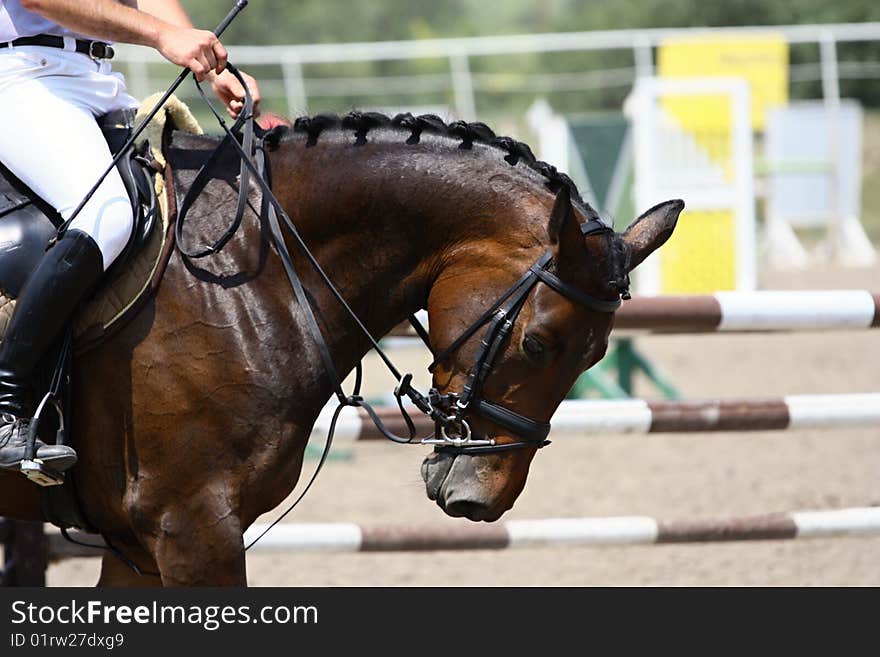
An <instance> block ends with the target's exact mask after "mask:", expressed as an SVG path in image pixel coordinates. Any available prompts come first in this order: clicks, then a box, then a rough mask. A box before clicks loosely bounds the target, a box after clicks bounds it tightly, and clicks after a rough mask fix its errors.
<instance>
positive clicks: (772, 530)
mask: <svg viewBox="0 0 880 657" xmlns="http://www.w3.org/2000/svg"><path fill="white" fill-rule="evenodd" d="M264 529H265V525H253V526H252V527H250V529H248V530H247V531H246V532H245V535H244V540H245V543H248V542H249V541H250V540H251V539H253V538H254V537H256V536H258V535H259V534H260V533H261V532H262V531H263V530H264ZM878 535H880V507H855V508H847V509H837V510H830V511H829V510H826V511H796V512H791V513H773V514H767V515H760V516H746V517H735V518H722V519H709V520H678V521H667V522H664V521H660V520H655V519H654V518H651V517H649V516H618V517H609V518H551V519H544V520H508V521H506V522H497V523H492V524H485V523H470V522H462V523H460V524H459V523H456V524H442V525H441V524H434V525H421V526H419V525H403V524H400V525H393V524H389V525H359V524H355V523H345V522H333V523H281V524H279V525H276V526H275V527H274V528H273V529H272V530H271V531H270V532H269V533H268V534H266V536H264V537H263V538H262V539H261V540H260V541H259V542H258V543H257V544H256V545H254V547H253V548H252V550H251V552H264V553H266V552H278V551H287V550H292V551H333V552H398V551H440V550H501V549H507V548H529V547H561V546H565V547H570V546H603V545H641V544H659V543H715V542H727V541H761V540H781V539H803V538H828V537H837V536H878ZM75 537H76V538H78V539H84V540H85V541H92V542H95V537H93V536H76V535H75ZM98 540H100V539H98ZM49 551H50V558H51V559H52V560H58V559H62V558H67V557H71V556H98V555H99V554H100V552H99V551H98V550H89V549H88V548H82V547H80V546H77V545H74V544H72V543H68V542H67V541H65V539H64V538H63V537H62V536H61V535H60V534H51V535H50V536H49Z"/></svg>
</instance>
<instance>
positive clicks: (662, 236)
mask: <svg viewBox="0 0 880 657" xmlns="http://www.w3.org/2000/svg"><path fill="white" fill-rule="evenodd" d="M683 209H684V201H682V200H681V199H675V200H673V201H666V202H665V203H660V204H659V205H655V206H654V207H653V208H651V209H650V210H648V211H647V212H646V213H645V214H643V215H642V216H641V217H639V218H638V219H636V220H635V221H634V222H633V223H632V224H630V227H629V228H627V229H626V231H625V232H624V233H623V241H624V242H625V243H626V245H627V246H628V247H629V250H630V261H629V270H630V271H632V270H633V269H635V268H636V266H637V265H638V264H639V263H641V262H642V261H643V260H644V259H645V258H647V257H648V256H649V255H651V254H652V253H653V252H654V251H655V250H657V249H658V248H660V247H661V246H662V245H663V244H664V243H665V242H666V240H668V239H669V238H670V236H671V235H672V231H673V230H675V224H676V222H677V221H678V215H680V214H681V211H682V210H683Z"/></svg>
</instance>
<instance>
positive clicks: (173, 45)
mask: <svg viewBox="0 0 880 657" xmlns="http://www.w3.org/2000/svg"><path fill="white" fill-rule="evenodd" d="M156 49H157V50H158V51H159V52H160V53H161V54H162V56H163V57H165V59H167V60H168V61H170V62H172V63H174V64H177V65H178V66H186V67H187V68H188V69H190V70H191V71H192V72H193V73H195V76H196V79H197V80H198V81H199V82H201V81H202V80H204V79H205V78H206V77H208V75H209V74H211V73H217V74H219V73H221V71H223V69H224V68H225V67H226V48H224V47H223V44H222V43H220V41H219V39H217V37H216V36H215V35H214V33H213V32H209V31H207V30H195V29H192V28H187V27H173V28H170V29H167V30H163V31H162V33H161V34H160V36H159V41H158V43H157V44H156ZM218 77H219V76H218Z"/></svg>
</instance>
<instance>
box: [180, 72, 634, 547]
mask: <svg viewBox="0 0 880 657" xmlns="http://www.w3.org/2000/svg"><path fill="white" fill-rule="evenodd" d="M227 70H229V71H230V73H232V74H233V75H234V76H235V77H236V78H237V79H238V81H239V82H240V83H241V85H242V87H243V89H244V91H245V101H244V107H243V109H242V111H241V112H240V114H239V117H238V118H237V120H236V121H235V123H234V124H233V126H232V128H230V127H229V126H228V125H227V124H226V122H225V120H224V119H223V118H222V117H221V116H220V114H219V113H218V112H217V111H216V109H215V108H214V106H213V105H212V103H211V101H210V100H209V99H208V98H207V96H206V95H205V93H204V91H203V89H202V87H201V84H200V83H199V82H198V81H196V87H197V89H198V91H199V94H200V95H201V97H202V99H203V100H204V102H205V103H206V104H207V106H208V107H209V109H210V110H211V113H212V114H213V115H214V117H215V118H216V120H217V122H218V124H219V125H220V127H221V128H222V129H223V131H224V133H225V137H224V139H223V141H221V143H220V144H219V145H218V146H217V148H216V149H215V151H214V152H213V153H212V154H211V155H210V156H209V158H208V160H207V161H206V162H205V164H204V165H203V166H202V168H201V169H200V170H199V172H198V173H197V174H196V177H195V179H194V180H193V183H192V185H191V186H190V189H189V190H188V191H187V194H186V195H185V197H184V200H183V202H182V203H181V208H180V211H179V213H178V217H177V226H176V228H175V235H176V238H177V239H176V242H177V249H178V250H179V251H180V253H181V254H182V255H183V256H184V257H187V258H192V259H198V258H203V257H207V256H210V255H213V254H215V253H218V252H219V251H220V250H221V249H222V248H223V247H224V246H225V245H226V243H228V241H229V240H230V239H231V238H232V236H233V235H234V234H235V232H236V231H237V229H238V227H239V226H240V224H241V221H242V218H243V215H244V211H245V208H246V206H247V192H248V187H249V183H250V180H251V179H253V180H254V181H255V182H256V183H257V185H258V186H259V187H260V190H261V192H262V206H261V209H260V212H261V216H263V217H265V218H266V219H267V220H268V223H269V229H270V230H269V233H270V237H271V240H272V243H273V245H274V246H275V249H276V251H277V252H278V255H279V257H280V258H281V262H282V264H283V266H284V271H285V274H286V275H287V278H288V282H289V283H290V286H291V289H292V290H293V293H294V297H295V299H296V302H297V303H298V304H299V307H300V308H301V309H302V311H303V313H304V316H305V319H306V323H307V325H308V328H309V331H310V333H311V334H312V337H313V338H314V341H315V344H316V346H317V348H318V352H319V354H320V357H321V360H322V362H323V365H324V369H325V371H326V373H327V376H328V377H329V378H330V384H331V387H332V389H333V392H334V394H335V395H336V400H337V402H338V406H337V407H336V410H335V412H334V414H333V417H332V420H331V422H330V427H329V431H328V434H327V441H326V444H325V447H324V451H323V453H322V455H321V459H320V461H319V463H318V466H317V468H316V469H315V472H314V474H313V475H312V477H311V479H310V480H309V482H308V483H307V484H306V486H305V488H304V489H303V491H302V493H300V495H299V496H298V497H297V498H296V500H295V501H294V502H293V503H292V504H291V505H290V507H289V508H288V509H287V510H286V511H285V512H284V513H283V514H282V515H281V516H280V517H278V518H277V519H276V520H275V521H274V522H273V523H272V524H271V525H270V526H269V527H268V528H267V529H266V530H265V531H264V532H263V533H262V534H260V536H258V537H257V538H256V539H254V541H252V542H251V543H250V544H249V545H247V546H246V548H245V549H248V548H250V547H251V546H253V545H254V543H256V542H257V541H258V540H260V538H262V536H263V535H265V533H266V532H268V531H269V530H270V529H271V528H272V527H274V526H275V524H277V523H278V522H280V521H281V520H282V519H283V518H284V517H285V516H286V515H287V514H288V513H289V512H290V511H291V510H292V509H293V508H294V507H295V506H296V505H297V504H298V503H299V502H300V500H302V498H303V497H304V496H305V494H306V493H307V492H308V490H309V488H310V487H311V486H312V484H313V483H314V481H315V479H316V478H317V476H318V473H319V472H320V471H321V468H322V467H323V465H324V463H325V461H326V458H327V455H328V453H329V450H330V447H331V445H332V442H333V436H334V434H335V431H336V424H337V421H338V419H339V415H340V413H341V411H342V409H343V408H344V407H346V406H353V407H359V408H363V409H364V411H365V412H366V413H367V414H368V415H369V417H370V419H371V420H372V421H373V423H374V424H375V425H376V428H377V429H378V430H379V432H380V433H381V434H382V435H383V436H384V437H385V438H387V439H389V440H391V441H393V442H396V443H401V444H423V445H433V446H434V448H435V450H436V451H439V452H451V453H455V454H489V453H498V452H504V451H509V450H513V449H520V448H541V447H544V446H545V445H547V444H549V442H550V441H548V440H547V435H548V434H549V432H550V423H549V422H540V421H537V420H533V419H531V418H528V417H525V416H523V415H521V414H519V413H516V412H515V411H512V410H510V409H508V408H505V407H503V406H500V405H498V404H495V403H493V402H490V401H488V400H486V399H485V398H483V396H482V389H483V384H484V383H485V380H486V378H487V377H488V376H489V374H490V373H491V371H492V368H493V365H494V362H495V359H496V358H497V356H498V354H499V353H500V351H501V348H502V345H503V344H504V342H505V341H506V339H507V338H508V337H509V335H510V333H511V331H512V329H513V326H514V323H515V322H516V319H517V317H518V316H519V313H520V311H521V310H522V308H523V307H524V305H525V302H526V299H527V298H528V296H529V294H530V293H531V291H532V290H533V289H534V288H535V287H536V286H537V285H538V284H539V283H544V284H545V285H548V286H549V287H551V288H552V289H553V290H555V291H556V292H557V293H559V294H561V295H563V296H565V297H566V298H568V299H570V300H572V301H574V302H575V303H578V304H580V305H583V306H585V307H587V308H590V309H591V310H594V311H597V312H603V313H613V312H614V311H615V310H617V308H619V307H620V304H621V299H626V298H629V295H628V292H627V291H625V290H624V291H623V294H622V295H621V296H618V298H617V299H614V300H613V301H609V300H605V299H599V298H597V297H593V296H591V295H589V294H587V293H585V292H583V291H581V290H579V289H577V288H575V287H573V286H571V285H569V284H567V283H565V282H564V281H562V280H560V279H559V278H558V277H557V276H556V275H555V274H553V273H552V272H550V271H549V266H550V264H551V262H552V252H550V251H547V252H546V253H544V255H542V256H541V258H539V259H538V261H537V262H536V263H535V264H533V265H532V266H531V267H530V268H529V269H528V270H527V271H526V272H525V273H524V274H523V275H522V276H521V277H520V278H519V280H517V281H516V282H515V283H514V284H513V286H511V287H510V288H509V289H508V290H507V292H505V293H504V294H503V295H502V296H501V297H500V298H499V299H498V300H497V301H496V302H495V303H494V304H492V306H491V307H490V308H489V309H488V310H487V311H486V312H485V313H484V314H483V315H482V316H481V317H480V318H478V319H477V320H476V321H475V322H474V323H473V324H471V325H470V327H469V328H467V329H466V330H465V331H464V332H463V333H462V334H461V335H460V336H459V337H458V338H457V339H456V340H455V341H453V342H452V344H450V345H449V346H448V347H447V348H446V349H445V350H444V351H443V352H442V353H440V354H439V355H438V356H437V357H436V358H435V359H434V362H433V363H432V364H431V366H430V367H429V368H428V369H429V371H433V370H434V368H435V367H436V366H437V365H438V364H439V363H441V362H443V361H444V360H446V359H447V358H448V357H449V356H451V355H452V354H453V353H454V352H456V351H457V350H458V349H459V348H460V347H461V346H462V345H463V344H464V343H465V342H466V341H467V340H468V339H469V338H471V337H472V336H473V335H474V334H475V333H476V332H477V331H479V329H480V328H482V327H483V326H485V325H486V324H488V325H489V326H488V328H487V330H486V334H485V336H484V337H483V340H482V342H481V346H480V352H479V354H478V356H477V358H476V362H475V363H474V365H473V367H472V369H471V371H470V374H469V376H468V379H467V382H466V384H465V386H464V388H463V389H462V391H461V393H446V394H443V395H441V394H440V393H439V391H437V390H436V389H431V390H430V391H429V392H428V394H427V395H425V394H423V393H421V392H419V391H418V390H417V389H416V388H414V387H413V385H412V374H410V373H407V374H401V372H400V371H399V370H398V369H397V368H396V367H395V366H394V364H393V363H392V361H391V359H390V358H389V357H388V355H387V354H386V353H385V352H384V351H383V350H382V348H381V347H380V346H379V343H378V342H377V341H376V339H374V338H373V336H372V335H371V334H370V332H369V331H368V330H367V328H366V326H364V324H363V323H362V322H361V320H360V319H359V318H358V316H357V315H356V314H355V312H354V311H353V310H352V309H351V307H350V306H349V305H348V303H347V302H346V301H345V299H344V298H343V297H342V295H341V294H340V292H339V290H338V289H337V288H336V286H335V285H334V284H333V282H332V281H331V280H330V278H329V277H328V276H327V274H326V272H325V271H324V270H323V268H322V267H321V266H320V264H319V263H318V262H317V260H316V259H315V257H314V255H313V254H312V252H311V251H310V250H309V248H308V246H307V245H306V244H305V242H304V241H303V239H302V236H301V235H300V233H299V231H298V230H297V228H296V226H295V224H294V223H293V221H292V220H291V219H290V217H289V216H288V214H287V213H286V212H285V211H284V209H283V208H282V207H281V204H280V203H279V202H278V199H277V198H276V197H275V195H274V194H273V193H272V190H271V186H270V182H269V178H270V175H271V172H270V171H269V170H268V167H267V160H266V156H265V149H264V144H263V140H262V138H259V137H255V135H254V114H253V111H254V103H253V98H252V97H251V94H250V91H249V90H248V88H247V85H246V84H245V81H244V79H243V78H242V76H241V74H240V72H239V71H238V70H237V69H236V68H235V67H234V66H233V65H232V64H228V63H227ZM236 132H238V133H240V135H241V141H239V138H238V137H237V136H236V134H235V133H236ZM227 145H229V146H232V148H233V149H234V150H235V151H236V153H237V155H238V156H239V159H240V161H241V168H240V184H239V198H238V204H237V209H236V214H235V217H234V218H233V220H232V222H231V223H230V225H229V226H228V227H227V228H226V230H225V231H224V233H223V234H222V235H221V237H220V238H219V239H218V240H217V241H216V242H215V243H214V244H212V245H211V246H209V247H207V248H203V249H201V250H187V249H186V248H184V247H183V242H182V236H183V227H184V222H185V218H186V214H187V212H188V211H189V209H190V208H191V206H192V204H193V202H194V201H195V199H196V197H197V196H198V194H199V193H200V191H201V188H202V186H203V184H204V183H205V182H207V179H208V173H207V172H208V170H209V169H210V167H211V166H212V165H213V164H214V163H215V162H216V161H217V158H218V154H219V152H220V151H221V150H222V149H223V148H224V147H226V146H227ZM252 153H253V155H252ZM279 218H280V221H279ZM282 226H283V227H285V228H286V229H287V231H288V232H289V233H290V235H291V236H292V237H293V239H294V240H295V242H296V244H297V246H298V248H299V250H300V251H301V252H302V253H303V255H304V256H305V257H306V259H307V260H308V261H309V263H310V264H311V266H312V268H313V269H314V270H315V272H316V273H317V274H318V275H319V277H320V278H321V280H322V281H323V283H324V284H325V285H326V286H327V288H328V289H329V290H330V292H331V293H332V294H333V296H334V297H335V298H336V300H337V301H338V302H339V304H340V305H341V306H342V308H343V309H344V310H345V312H346V313H347V314H348V315H349V316H350V317H351V319H353V320H354V322H355V324H356V325H357V327H358V329H359V331H360V332H361V333H363V335H364V336H365V337H366V338H367V339H368V341H369V342H370V344H371V345H372V348H373V349H374V350H375V351H376V353H377V354H378V355H379V357H380V358H381V359H382V361H383V363H384V364H385V366H386V367H387V368H388V370H389V371H390V372H391V374H392V375H393V376H394V377H395V378H396V379H397V381H398V384H397V386H396V387H395V389H394V397H395V399H396V401H397V405H398V407H399V410H400V412H401V414H402V416H403V418H404V420H405V422H406V425H407V429H408V433H409V436H408V437H402V436H398V435H395V434H394V433H392V432H391V431H389V430H388V428H387V427H386V426H385V424H384V423H383V422H382V420H381V419H380V417H379V416H378V414H377V413H376V412H375V410H374V409H373V408H372V406H371V405H370V404H369V403H368V402H367V401H366V400H365V399H364V398H363V397H362V396H361V394H360V388H361V382H362V378H363V376H362V374H363V372H362V366H361V363H358V365H357V366H356V376H355V384H354V389H353V391H352V393H351V394H346V393H345V391H344V390H343V389H342V383H341V378H340V376H339V373H338V371H337V369H336V366H335V365H334V363H333V358H332V356H331V354H330V350H329V348H328V347H327V343H326V341H325V339H324V336H323V333H322V332H321V329H320V326H319V325H318V322H317V319H316V318H315V314H314V311H313V309H312V306H311V302H310V300H309V298H308V296H307V294H306V292H305V289H304V287H303V284H302V281H301V280H300V278H299V276H298V275H297V273H296V269H295V268H294V265H293V259H292V257H291V255H290V252H289V250H288V248H287V244H286V243H285V240H284V234H283V231H282ZM612 230H613V229H612V228H611V227H610V226H608V225H607V224H605V223H603V222H602V221H600V220H598V219H591V220H590V221H588V222H586V223H584V224H582V225H581V231H582V234H583V235H584V236H587V235H592V234H597V233H607V232H611V231H612ZM409 321H410V323H411V324H412V325H413V327H414V329H415V331H416V333H417V334H418V335H419V337H420V338H421V339H422V341H423V342H424V343H425V344H426V346H427V347H428V349H429V350H430V349H431V345H430V341H429V336H428V332H427V331H426V330H425V328H424V327H423V326H422V325H421V324H420V322H419V321H418V320H417V319H416V317H415V316H414V315H411V316H410V317H409ZM432 351H433V350H432ZM404 397H406V398H408V399H409V400H410V401H411V402H412V404H413V405H415V407H416V408H417V409H418V410H419V411H421V412H422V413H424V414H425V415H427V416H429V417H430V418H431V419H432V420H433V421H434V424H435V427H436V429H437V430H436V431H435V434H434V435H435V437H432V438H424V439H421V440H419V439H417V438H416V436H415V433H416V431H415V425H414V423H413V421H412V418H411V417H410V416H409V414H408V413H407V411H406V409H405V407H404V404H403V398H404ZM467 413H473V414H475V415H479V416H481V417H483V418H485V419H488V420H490V421H492V422H494V423H496V424H498V425H500V426H502V427H504V428H506V429H509V430H511V431H513V432H514V433H515V434H516V435H518V436H521V437H522V440H519V441H516V442H511V443H496V442H495V440H494V439H474V438H472V436H471V429H470V425H469V424H468V421H467V419H466V418H465V415H466V414H467ZM438 433H439V436H440V437H439V438H438V437H436V436H437V434H438Z"/></svg>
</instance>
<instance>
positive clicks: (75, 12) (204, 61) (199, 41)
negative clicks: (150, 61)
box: [21, 0, 226, 79]
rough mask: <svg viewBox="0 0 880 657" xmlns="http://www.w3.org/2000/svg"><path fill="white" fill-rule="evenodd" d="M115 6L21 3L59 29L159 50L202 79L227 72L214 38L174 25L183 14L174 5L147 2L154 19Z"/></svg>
mask: <svg viewBox="0 0 880 657" xmlns="http://www.w3.org/2000/svg"><path fill="white" fill-rule="evenodd" d="M131 4H132V2H129V3H127V4H121V3H119V2H116V0H92V1H91V2H82V0H21V5H22V7H24V8H25V9H27V10H28V11H32V12H34V13H36V14H40V15H41V16H44V17H45V18H48V19H49V20H51V21H54V22H55V23H58V24H59V25H63V26H64V27H66V28H68V29H71V30H73V31H75V32H80V33H82V34H90V35H92V36H95V37H98V38H100V39H107V40H108V41H121V42H123V43H133V44H137V45H142V46H150V47H152V48H155V49H156V50H158V51H159V52H160V53H161V54H162V56H163V57H165V58H166V59H168V60H169V61H171V62H172V63H174V64H177V65H178V66H186V67H188V68H189V69H190V70H192V72H193V73H195V74H196V76H197V77H198V78H200V79H204V78H205V76H206V75H207V74H208V73H209V72H211V71H215V72H217V73H219V72H220V71H222V70H223V68H224V67H225V66H226V49H225V48H224V47H223V45H222V44H221V43H220V41H219V40H218V39H217V37H216V36H214V34H213V33H212V32H209V31H207V30H196V29H193V28H192V26H191V24H189V19H186V22H187V23H188V25H186V26H184V25H181V24H179V23H178V24H175V22H174V21H179V20H180V15H181V14H183V16H184V17H185V13H183V9H182V8H181V7H180V3H179V2H178V1H177V0H149V1H148V2H139V4H144V5H150V6H151V7H154V8H155V9H156V13H153V12H151V11H146V10H144V11H142V10H140V9H136V8H135V7H132V6H129V5H131Z"/></svg>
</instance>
